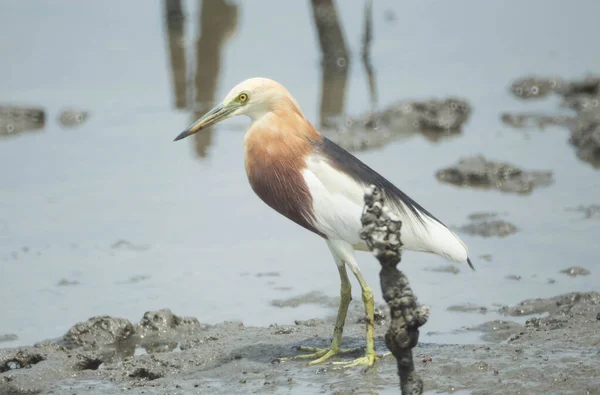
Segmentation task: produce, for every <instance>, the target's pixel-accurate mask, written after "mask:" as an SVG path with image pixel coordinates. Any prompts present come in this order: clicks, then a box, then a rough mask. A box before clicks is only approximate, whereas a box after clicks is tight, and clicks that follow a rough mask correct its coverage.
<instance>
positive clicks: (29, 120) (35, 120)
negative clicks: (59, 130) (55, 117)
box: [0, 105, 46, 137]
mask: <svg viewBox="0 0 600 395" xmlns="http://www.w3.org/2000/svg"><path fill="white" fill-rule="evenodd" d="M45 122H46V113H45V112H44V109H42V108H39V107H17V106H3V105H0V137H3V136H4V137H8V136H13V135H17V134H20V133H23V132H39V131H41V130H43V129H44V124H45Z"/></svg>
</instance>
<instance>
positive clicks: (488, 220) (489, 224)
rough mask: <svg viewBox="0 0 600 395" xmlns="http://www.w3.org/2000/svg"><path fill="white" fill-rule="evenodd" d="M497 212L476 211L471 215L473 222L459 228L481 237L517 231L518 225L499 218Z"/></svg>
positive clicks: (510, 233)
mask: <svg viewBox="0 0 600 395" xmlns="http://www.w3.org/2000/svg"><path fill="white" fill-rule="evenodd" d="M497 216H498V214H497V213H474V214H471V215H470V216H469V219H470V220H471V223H469V224H466V225H463V226H461V227H459V228H458V230H459V231H460V232H463V233H466V234H468V235H472V236H481V237H506V236H509V235H512V234H513V233H516V232H517V231H518V228H517V226H516V225H513V224H512V223H510V222H508V221H505V220H503V219H500V218H497Z"/></svg>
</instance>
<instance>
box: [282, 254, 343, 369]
mask: <svg viewBox="0 0 600 395" xmlns="http://www.w3.org/2000/svg"><path fill="white" fill-rule="evenodd" d="M334 258H335V263H336V265H337V267H338V271H339V273H340V280H341V291H340V306H339V307H338V313H337V319H336V320H335V327H334V328H333V340H332V341H331V345H330V346H329V348H315V347H300V348H299V350H300V351H307V352H310V353H311V354H304V355H297V356H295V357H292V358H289V359H314V360H313V361H311V362H309V363H308V364H309V365H315V364H318V363H322V362H325V361H327V360H328V359H329V358H331V357H333V356H334V355H337V354H341V353H346V352H352V351H355V350H341V349H340V346H341V344H342V333H343V332H344V323H345V322H346V314H347V313H348V305H349V304H350V301H351V300H352V288H351V286H350V280H349V279H348V273H347V272H346V266H345V265H344V262H343V261H342V260H341V259H339V258H338V257H336V256H335V254H334Z"/></svg>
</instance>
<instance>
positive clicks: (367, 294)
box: [337, 262, 378, 368]
mask: <svg viewBox="0 0 600 395" xmlns="http://www.w3.org/2000/svg"><path fill="white" fill-rule="evenodd" d="M348 266H350V269H351V270H352V272H353V273H354V275H355V276H356V279H357V280H358V282H359V284H360V288H361V294H362V300H363V303H364V305H365V313H366V314H367V324H366V326H367V337H366V340H367V347H366V352H365V356H364V357H361V358H357V359H355V360H354V361H352V362H350V363H347V362H337V363H338V364H341V365H343V367H345V368H349V367H353V366H358V365H366V366H373V364H374V363H375V360H376V359H378V357H377V355H376V354H375V311H374V310H375V300H374V298H373V290H371V287H369V285H368V284H367V282H366V281H365V279H364V277H363V276H362V273H361V272H360V269H359V268H358V266H357V265H356V262H354V264H353V265H352V264H348Z"/></svg>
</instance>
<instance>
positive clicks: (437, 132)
mask: <svg viewBox="0 0 600 395" xmlns="http://www.w3.org/2000/svg"><path fill="white" fill-rule="evenodd" d="M471 112H472V109H471V106H470V105H469V103H468V102H467V101H466V100H464V99H459V98H446V99H431V100H425V101H414V100H402V101H398V102H396V103H393V104H392V105H390V106H389V107H387V108H385V109H383V110H381V111H373V112H369V113H367V114H364V115H362V116H359V117H355V118H347V119H345V120H344V121H343V122H340V125H338V126H337V127H329V128H323V133H324V134H325V135H327V137H328V138H330V139H331V140H333V141H334V142H335V143H337V144H339V145H340V146H342V147H343V148H345V149H347V150H349V151H365V150H369V149H373V148H379V147H383V146H384V145H386V144H388V143H390V142H391V141H394V140H396V139H400V138H409V137H411V136H413V135H417V134H421V135H422V136H424V137H425V138H426V139H427V140H429V141H432V142H438V141H440V140H443V139H445V138H448V137H452V136H458V135H460V134H461V133H462V127H463V126H464V125H465V123H466V122H467V121H468V119H469V116H470V115H471Z"/></svg>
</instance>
